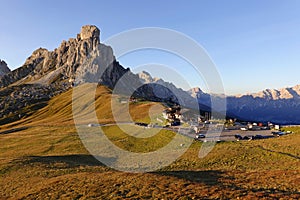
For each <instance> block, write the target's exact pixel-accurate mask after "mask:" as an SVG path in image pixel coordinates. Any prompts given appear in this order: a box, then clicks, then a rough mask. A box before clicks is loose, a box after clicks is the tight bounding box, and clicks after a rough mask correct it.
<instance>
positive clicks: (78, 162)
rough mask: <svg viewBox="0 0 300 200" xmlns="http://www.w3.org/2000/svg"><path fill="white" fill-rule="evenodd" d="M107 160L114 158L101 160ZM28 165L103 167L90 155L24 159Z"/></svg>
mask: <svg viewBox="0 0 300 200" xmlns="http://www.w3.org/2000/svg"><path fill="white" fill-rule="evenodd" d="M101 159H108V160H109V161H112V160H114V158H101ZM29 163H41V164H46V165H49V166H50V165H53V164H56V163H63V164H64V165H65V166H66V167H68V168H72V167H78V166H105V165H104V164H103V163H101V162H100V161H98V160H97V159H96V158H94V157H93V156H92V155H84V154H75V155H62V156H30V157H27V158H26V161H24V164H29Z"/></svg>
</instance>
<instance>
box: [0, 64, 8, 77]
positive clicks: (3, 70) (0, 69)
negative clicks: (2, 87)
mask: <svg viewBox="0 0 300 200" xmlns="http://www.w3.org/2000/svg"><path fill="white" fill-rule="evenodd" d="M9 72H10V69H9V68H8V66H7V64H6V62H5V61H4V60H0V77H1V76H4V75H5V74H8V73H9Z"/></svg>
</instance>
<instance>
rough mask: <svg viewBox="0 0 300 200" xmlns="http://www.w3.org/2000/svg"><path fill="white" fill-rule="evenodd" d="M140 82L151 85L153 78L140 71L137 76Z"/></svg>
mask: <svg viewBox="0 0 300 200" xmlns="http://www.w3.org/2000/svg"><path fill="white" fill-rule="evenodd" d="M138 76H139V78H140V80H141V81H142V82H143V83H151V82H153V78H152V76H151V75H150V74H149V73H148V72H146V71H142V72H140V73H139V74H138Z"/></svg>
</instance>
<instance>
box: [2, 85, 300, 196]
mask: <svg viewBox="0 0 300 200" xmlns="http://www.w3.org/2000/svg"><path fill="white" fill-rule="evenodd" d="M71 94H72V91H68V92H66V93H64V94H61V95H60V96H57V97H56V98H54V99H53V100H51V101H50V102H49V103H48V105H47V106H46V107H44V108H42V109H41V110H39V111H37V112H36V113H35V114H33V115H32V116H30V117H29V118H26V119H23V120H21V121H17V122H14V123H13V124H9V125H6V126H2V127H1V129H0V132H1V133H2V134H0V142H1V146H0V187H1V190H0V199H59V198H60V199H237V198H240V199H280V198H282V199H299V198H300V184H299V183H300V173H299V172H300V147H299V144H300V128H294V129H293V131H294V132H295V133H293V134H290V135H286V136H282V137H280V138H272V139H267V140H255V141H241V142H222V143H218V144H217V145H216V146H215V148H214V149H213V150H212V152H210V153H209V154H208V155H207V156H206V157H205V158H203V159H200V158H199V157H198V153H199V150H200V148H201V145H202V143H200V142H194V143H193V144H192V145H191V147H190V148H189V149H188V151H187V152H186V153H185V154H184V155H182V156H181V157H180V158H178V159H177V160H176V161H175V162H174V163H172V164H171V165H170V166H168V167H165V168H163V169H161V170H159V171H156V172H151V173H125V172H119V171H116V170H113V169H111V168H108V167H106V166H105V165H104V164H103V163H100V162H99V161H97V160H96V159H94V158H93V156H91V155H90V154H89V152H88V151H87V150H86V149H85V147H84V146H83V144H82V143H81V140H80V139H79V136H78V134H77V132H76V129H75V126H74V122H73V119H72V108H71V106H72V104H71V102H72V101H71V99H72V96H71ZM95 99H96V104H95V107H96V113H97V116H98V120H99V122H100V123H111V122H113V121H114V120H113V117H112V113H111V111H110V107H111V104H110V103H108V101H110V99H111V93H110V91H109V90H108V89H107V88H105V87H99V88H98V90H97V92H96V94H95ZM115 99H117V98H115ZM83 103H86V102H83ZM91 109H93V108H89V107H86V109H85V110H84V111H82V113H81V114H82V115H84V116H86V121H83V122H82V123H87V122H89V120H88V119H89V116H90V115H89V113H90V112H91ZM119 109H122V107H120V108H119ZM149 110H150V111H151V113H154V114H158V113H159V112H160V106H159V105H158V104H157V103H151V102H140V103H133V104H131V105H130V113H132V118H133V119H134V120H137V121H138V120H142V121H147V120H148V121H149V120H151V117H149V114H148V111H149ZM124 126H125V127H122V128H124V129H126V130H127V129H128V130H129V131H131V132H132V135H133V136H139V135H140V134H152V132H151V130H145V129H143V128H141V127H137V126H134V125H124ZM94 128H95V127H90V129H94ZM103 129H104V130H105V134H106V135H107V137H108V138H109V139H110V140H111V141H112V142H113V143H114V144H116V145H117V146H119V147H120V148H122V149H126V150H130V151H134V152H150V151H153V150H156V149H159V148H161V147H162V146H164V145H166V144H168V143H169V142H170V141H171V140H172V139H173V138H174V135H175V133H173V132H171V131H168V130H161V131H160V132H158V133H157V134H156V135H153V136H152V137H149V138H135V137H133V136H129V135H126V134H125V133H124V132H123V131H122V130H120V128H119V127H117V126H109V127H103ZM124 129H123V130H124ZM126 132H127V131H126ZM170 153H171V152H170ZM170 155H171V154H170Z"/></svg>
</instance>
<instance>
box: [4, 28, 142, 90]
mask: <svg viewBox="0 0 300 200" xmlns="http://www.w3.org/2000/svg"><path fill="white" fill-rule="evenodd" d="M124 74H128V75H129V76H132V78H134V79H135V81H138V77H135V76H134V75H133V74H131V72H130V73H129V70H128V69H124V68H123V67H122V66H121V65H120V64H119V63H118V62H117V61H116V60H115V57H114V55H113V50H112V48H111V47H109V46H106V45H104V44H101V43H100V30H99V29H98V28H97V27H96V26H93V25H86V26H83V27H82V28H81V32H80V34H78V35H77V37H76V38H71V39H69V40H68V41H63V42H62V43H61V45H60V46H59V47H58V48H57V49H54V50H53V51H48V50H47V49H44V48H39V49H37V50H35V51H34V52H33V53H32V55H31V56H30V57H29V58H27V60H26V61H25V63H24V64H23V66H21V67H20V68H18V69H16V70H14V71H13V72H11V73H10V74H9V75H6V76H3V77H2V78H0V87H5V86H8V85H10V84H12V83H15V84H24V83H35V84H43V85H50V84H53V83H61V82H65V83H67V82H68V80H70V79H72V80H73V81H75V82H76V83H82V82H98V83H100V84H104V85H107V86H108V87H113V86H114V85H115V84H116V82H117V81H118V80H119V79H120V77H121V76H123V75H124ZM135 81H133V83H134V82H135Z"/></svg>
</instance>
